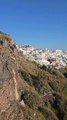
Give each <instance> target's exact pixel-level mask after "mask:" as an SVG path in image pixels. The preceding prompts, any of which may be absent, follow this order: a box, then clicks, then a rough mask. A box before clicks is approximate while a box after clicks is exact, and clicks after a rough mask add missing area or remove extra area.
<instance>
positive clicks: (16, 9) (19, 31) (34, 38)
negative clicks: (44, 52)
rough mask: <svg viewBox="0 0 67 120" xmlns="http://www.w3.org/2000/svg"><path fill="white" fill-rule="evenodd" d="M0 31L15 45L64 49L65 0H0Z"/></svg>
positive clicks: (66, 26)
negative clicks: (8, 36)
mask: <svg viewBox="0 0 67 120" xmlns="http://www.w3.org/2000/svg"><path fill="white" fill-rule="evenodd" d="M0 31H2V32H4V33H8V34H11V35H12V36H13V37H14V39H15V40H16V43H17V44H18V45H32V46H33V47H38V48H46V47H47V48H49V49H63V50H67V0H0Z"/></svg>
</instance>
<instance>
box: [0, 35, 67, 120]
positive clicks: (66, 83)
mask: <svg viewBox="0 0 67 120" xmlns="http://www.w3.org/2000/svg"><path fill="white" fill-rule="evenodd" d="M4 36H6V37H5V38H4ZM66 74H67V68H65V69H61V70H56V69H54V68H52V69H51V68H48V69H46V68H45V66H39V65H38V64H36V63H33V62H31V61H29V60H26V59H25V57H24V56H22V55H21V53H19V52H18V51H17V48H16V44H15V42H14V41H13V39H12V37H11V36H10V35H5V34H4V33H3V34H2V33H0V120H32V119H34V120H67V77H66Z"/></svg>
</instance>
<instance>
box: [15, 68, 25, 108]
mask: <svg viewBox="0 0 67 120" xmlns="http://www.w3.org/2000/svg"><path fill="white" fill-rule="evenodd" d="M13 74H14V77H13V79H14V84H15V98H16V100H18V101H20V97H19V94H18V89H17V86H18V85H17V80H16V77H15V76H16V74H15V70H13ZM20 104H21V106H23V107H25V103H24V101H23V100H22V101H20Z"/></svg>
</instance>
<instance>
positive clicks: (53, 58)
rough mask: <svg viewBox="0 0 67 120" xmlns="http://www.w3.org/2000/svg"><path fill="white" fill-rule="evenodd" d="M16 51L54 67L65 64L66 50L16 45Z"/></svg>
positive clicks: (66, 62)
mask: <svg viewBox="0 0 67 120" xmlns="http://www.w3.org/2000/svg"><path fill="white" fill-rule="evenodd" d="M17 49H18V51H20V52H22V53H23V55H24V56H25V57H26V58H27V59H29V60H31V61H35V62H36V63H38V64H40V65H46V66H48V65H50V66H55V67H56V68H61V67H66V66H67V51H62V50H55V51H51V50H49V49H47V48H34V47H32V46H29V45H26V46H17Z"/></svg>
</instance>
